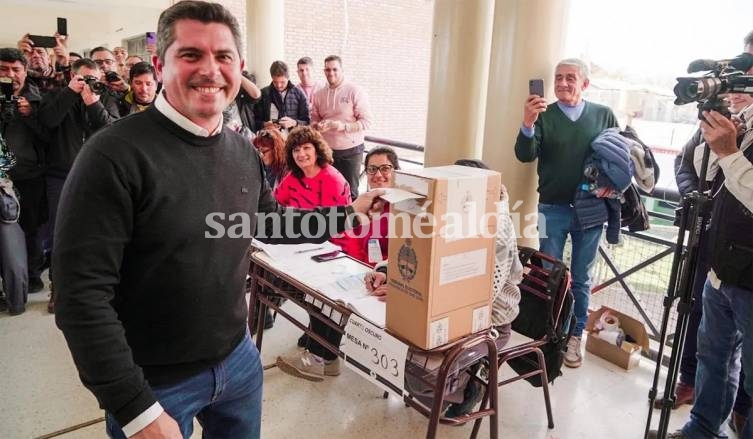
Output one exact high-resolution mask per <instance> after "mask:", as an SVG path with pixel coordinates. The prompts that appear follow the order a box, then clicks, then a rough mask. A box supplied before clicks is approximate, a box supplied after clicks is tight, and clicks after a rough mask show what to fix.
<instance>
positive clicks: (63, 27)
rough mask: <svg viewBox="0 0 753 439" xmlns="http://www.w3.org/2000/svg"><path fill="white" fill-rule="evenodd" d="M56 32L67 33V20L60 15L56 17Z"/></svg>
mask: <svg viewBox="0 0 753 439" xmlns="http://www.w3.org/2000/svg"><path fill="white" fill-rule="evenodd" d="M58 33H59V34H60V35H68V20H67V19H65V18H62V17H58Z"/></svg>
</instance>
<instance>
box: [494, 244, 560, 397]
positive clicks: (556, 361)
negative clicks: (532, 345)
mask: <svg viewBox="0 0 753 439" xmlns="http://www.w3.org/2000/svg"><path fill="white" fill-rule="evenodd" d="M520 260H521V262H522V263H523V266H524V267H525V271H524V274H523V281H522V282H521V283H520V285H519V286H520V313H519V314H518V317H517V318H516V319H515V320H514V321H513V322H512V328H513V330H515V331H516V332H519V333H521V334H523V335H525V336H527V337H530V338H533V339H534V340H537V341H538V343H536V345H537V347H538V349H539V350H541V352H542V354H543V358H544V362H545V363H546V364H545V365H542V366H543V367H546V372H547V380H548V381H549V382H552V381H554V379H555V378H557V377H558V376H560V375H562V372H561V369H562V363H563V361H564V358H565V357H564V351H565V349H566V346H567V342H568V340H569V338H570V334H571V332H572V330H573V328H574V327H575V316H574V315H573V306H574V303H575V300H574V299H573V293H572V292H571V291H570V271H569V270H568V268H567V266H566V265H565V264H564V263H563V262H562V261H558V260H556V259H554V258H552V257H550V256H547V255H545V254H543V253H541V252H539V251H538V250H534V249H531V248H526V247H521V248H520ZM507 364H509V365H510V367H512V368H513V370H515V371H516V372H517V373H518V374H519V375H523V376H525V375H526V374H529V373H530V372H532V371H535V370H539V369H540V368H541V366H539V363H538V361H537V360H536V354H535V353H534V352H530V353H528V354H526V355H522V356H515V357H513V358H510V359H509V360H508V361H507ZM526 381H528V382H529V383H531V384H532V385H533V386H536V387H540V386H541V385H542V382H541V381H542V380H541V375H532V376H528V377H527V378H526Z"/></svg>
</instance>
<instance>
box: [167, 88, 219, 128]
mask: <svg viewBox="0 0 753 439" xmlns="http://www.w3.org/2000/svg"><path fill="white" fill-rule="evenodd" d="M154 108H156V109H157V111H159V112H160V113H162V114H163V115H165V117H166V118H168V119H170V120H171V121H173V122H175V124H176V125H178V126H179V127H181V128H183V129H184V130H186V131H188V132H189V133H191V134H193V135H195V136H199V137H209V136H214V135H216V134H219V133H220V132H221V131H222V117H220V124H219V125H218V126H217V128H215V130H214V131H212V132H211V133H210V132H209V131H208V130H207V129H206V128H204V127H201V126H199V125H196V124H195V123H193V122H192V121H191V119H189V118H187V117H186V116H184V115H182V114H180V113H179V112H178V110H176V109H175V107H173V106H172V105H170V103H169V102H167V98H165V92H162V93H160V94H159V95H158V96H157V99H155V100H154Z"/></svg>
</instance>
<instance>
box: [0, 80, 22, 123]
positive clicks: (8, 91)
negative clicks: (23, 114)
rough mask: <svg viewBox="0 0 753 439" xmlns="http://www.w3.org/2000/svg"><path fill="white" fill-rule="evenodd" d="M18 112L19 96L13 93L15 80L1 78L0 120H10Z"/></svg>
mask: <svg viewBox="0 0 753 439" xmlns="http://www.w3.org/2000/svg"><path fill="white" fill-rule="evenodd" d="M17 114H18V96H14V95H13V80H12V79H10V78H0V120H1V121H3V122H9V121H11V120H13V119H15V117H16V115H17Z"/></svg>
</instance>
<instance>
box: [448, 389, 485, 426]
mask: <svg viewBox="0 0 753 439" xmlns="http://www.w3.org/2000/svg"><path fill="white" fill-rule="evenodd" d="M482 390H483V388H482V387H481V383H479V382H478V381H475V380H471V381H470V382H469V383H468V385H467V386H466V388H465V390H464V391H463V402H461V403H457V404H450V407H449V408H448V409H447V411H446V412H445V414H444V415H445V417H447V418H459V417H461V416H465V415H467V414H468V413H470V412H472V411H473V408H474V407H476V404H478V403H479V402H480V401H481V397H482V396H483V392H482Z"/></svg>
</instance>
